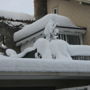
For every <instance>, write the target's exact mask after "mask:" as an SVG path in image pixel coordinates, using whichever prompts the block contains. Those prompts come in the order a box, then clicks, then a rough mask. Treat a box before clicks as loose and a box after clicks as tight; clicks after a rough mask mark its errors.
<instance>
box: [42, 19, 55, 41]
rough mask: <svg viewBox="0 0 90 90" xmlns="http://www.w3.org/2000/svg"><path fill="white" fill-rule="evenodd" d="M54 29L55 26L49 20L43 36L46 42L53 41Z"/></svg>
mask: <svg viewBox="0 0 90 90" xmlns="http://www.w3.org/2000/svg"><path fill="white" fill-rule="evenodd" d="M55 28H56V24H55V23H54V21H53V20H49V21H48V23H47V25H46V26H45V30H44V34H45V36H46V39H47V40H52V39H54V30H55Z"/></svg>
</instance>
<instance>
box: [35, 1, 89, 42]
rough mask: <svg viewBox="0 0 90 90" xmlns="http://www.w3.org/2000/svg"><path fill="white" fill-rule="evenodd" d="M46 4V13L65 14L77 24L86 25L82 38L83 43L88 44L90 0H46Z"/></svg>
mask: <svg viewBox="0 0 90 90" xmlns="http://www.w3.org/2000/svg"><path fill="white" fill-rule="evenodd" d="M36 1H37V0H36ZM42 2H43V1H42ZM44 3H45V2H44ZM37 5H39V2H38V3H37ZM46 5H47V8H46V9H47V14H49V13H55V14H60V15H64V16H67V17H69V18H70V19H71V20H72V21H73V22H74V23H75V24H76V25H77V26H80V27H86V28H87V32H86V34H85V35H84V38H83V40H84V44H90V38H89V37H90V35H89V34H90V24H89V23H90V20H89V18H90V0H46ZM41 6H43V5H41ZM38 9H39V8H38ZM43 12H44V11H43ZM36 13H37V12H35V14H36Z"/></svg>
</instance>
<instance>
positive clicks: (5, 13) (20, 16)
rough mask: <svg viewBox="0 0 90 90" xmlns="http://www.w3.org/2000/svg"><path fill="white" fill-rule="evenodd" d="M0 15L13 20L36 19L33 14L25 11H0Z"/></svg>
mask: <svg viewBox="0 0 90 90" xmlns="http://www.w3.org/2000/svg"><path fill="white" fill-rule="evenodd" d="M0 17H4V18H6V19H13V20H23V21H24V20H31V21H33V20H35V18H34V17H33V16H31V15H28V14H25V13H16V12H9V11H0Z"/></svg>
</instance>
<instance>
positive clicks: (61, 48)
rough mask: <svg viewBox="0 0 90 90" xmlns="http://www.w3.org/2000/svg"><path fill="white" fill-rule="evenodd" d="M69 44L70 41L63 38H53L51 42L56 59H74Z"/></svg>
mask: <svg viewBox="0 0 90 90" xmlns="http://www.w3.org/2000/svg"><path fill="white" fill-rule="evenodd" d="M68 46H69V45H68V43H67V42H65V41H63V40H52V41H51V42H50V49H51V52H52V56H54V57H55V58H56V59H63V60H72V58H71V56H70V53H69V51H68Z"/></svg>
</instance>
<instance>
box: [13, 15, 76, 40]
mask: <svg viewBox="0 0 90 90" xmlns="http://www.w3.org/2000/svg"><path fill="white" fill-rule="evenodd" d="M50 20H52V21H53V22H54V23H55V24H56V25H57V26H69V27H70V26H71V27H76V26H75V25H74V24H73V23H72V21H71V20H70V19H69V18H67V17H65V16H61V15H56V14H48V15H46V16H45V17H43V18H41V19H39V20H37V21H36V22H34V23H32V24H31V25H27V26H25V27H24V28H23V29H21V30H20V31H18V32H16V33H15V34H14V40H15V41H18V40H20V39H22V38H25V37H26V36H29V35H31V34H33V33H35V32H37V31H39V30H41V29H44V28H45V26H46V25H47V23H48V22H49V21H50Z"/></svg>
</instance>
